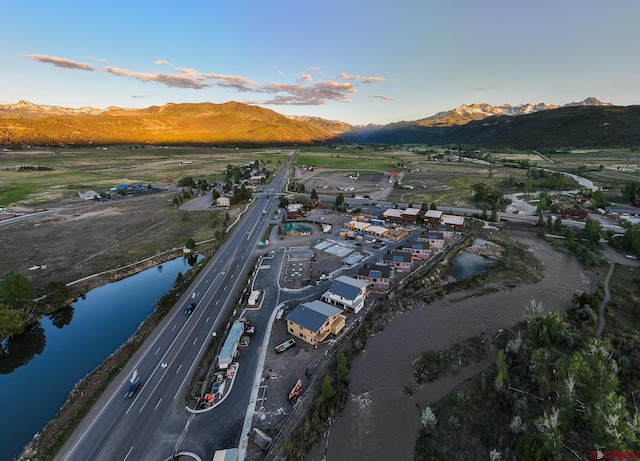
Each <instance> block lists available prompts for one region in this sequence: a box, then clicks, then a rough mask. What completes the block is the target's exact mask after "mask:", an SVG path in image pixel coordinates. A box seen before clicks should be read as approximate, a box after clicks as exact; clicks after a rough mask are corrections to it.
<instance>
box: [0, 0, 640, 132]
mask: <svg viewBox="0 0 640 461" xmlns="http://www.w3.org/2000/svg"><path fill="white" fill-rule="evenodd" d="M1 14H2V18H3V20H2V27H1V28H0V104H9V103H15V102H17V101H18V100H21V99H23V100H27V101H30V102H33V103H36V104H49V105H59V106H65V107H82V106H93V107H97V108H106V107H109V106H120V107H148V106H152V105H162V104H166V103H169V102H174V103H181V102H205V101H206V102H213V103H223V102H227V101H239V102H245V103H249V104H255V105H259V106H262V107H265V108H269V109H272V110H275V111H276V112H279V113H281V114H285V115H314V116H319V117H323V118H327V119H332V120H342V121H345V122H348V123H352V124H366V123H390V122H395V121H400V120H416V119H420V118H425V117H428V116H430V115H433V114H435V113H436V112H439V111H443V110H449V109H453V108H455V107H457V106H459V105H461V104H471V103H474V102H486V103H489V104H493V105H499V104H505V103H509V104H512V105H516V104H524V103H538V102H546V103H553V104H565V103H569V102H572V101H580V100H582V99H585V98H586V97H589V96H593V97H596V98H598V99H600V100H602V101H605V102H611V103H613V104H616V105H632V104H640V52H638V43H639V42H640V33H638V22H639V21H640V2H638V1H637V0H613V1H611V2H603V1H601V0H600V1H593V0H553V1H548V0H537V1H535V2H534V1H528V0H522V1H520V0H508V1H503V0H485V1H482V0H456V1H442V0H395V1H391V0H324V1H322V2H303V1H299V0H298V1H291V0H270V1H268V0H235V1H234V0H231V1H225V2H222V1H214V0H208V1H204V0H201V1H189V0H181V1H179V2H178V1H175V0H155V1H151V0H149V1H136V0H126V1H121V0H110V1H102V0H95V1H90V2H78V1H77V0H55V1H51V0H5V1H4V2H3V5H2V13H1Z"/></svg>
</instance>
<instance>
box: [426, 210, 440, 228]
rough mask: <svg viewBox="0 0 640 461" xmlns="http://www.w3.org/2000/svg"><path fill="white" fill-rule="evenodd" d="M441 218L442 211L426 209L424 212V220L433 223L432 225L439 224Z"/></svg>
mask: <svg viewBox="0 0 640 461" xmlns="http://www.w3.org/2000/svg"><path fill="white" fill-rule="evenodd" d="M441 220H442V211H438V210H427V212H426V213H425V214H424V222H425V223H427V224H433V225H434V226H437V225H438V224H440V221H441Z"/></svg>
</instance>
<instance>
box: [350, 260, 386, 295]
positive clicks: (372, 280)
mask: <svg viewBox="0 0 640 461" xmlns="http://www.w3.org/2000/svg"><path fill="white" fill-rule="evenodd" d="M393 272H394V271H393V268H391V267H389V266H387V265H385V264H365V265H364V267H363V268H362V269H360V270H359V271H358V280H365V281H367V282H368V283H369V286H370V287H371V288H372V289H374V290H384V291H387V290H388V289H389V286H390V285H391V279H392V278H393Z"/></svg>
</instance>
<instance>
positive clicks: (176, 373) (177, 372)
mask: <svg viewBox="0 0 640 461" xmlns="http://www.w3.org/2000/svg"><path fill="white" fill-rule="evenodd" d="M180 368H182V364H180V366H179V367H178V369H177V370H176V374H178V372H179V371H180Z"/></svg>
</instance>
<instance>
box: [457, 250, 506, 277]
mask: <svg viewBox="0 0 640 461" xmlns="http://www.w3.org/2000/svg"><path fill="white" fill-rule="evenodd" d="M494 262H495V261H494V260H493V259H489V258H485V257H484V256H480V255H476V254H473V253H467V252H466V251H461V252H460V253H458V255H456V257H455V258H454V259H453V266H452V267H451V270H450V271H449V275H451V276H452V277H453V278H455V279H456V280H464V279H470V278H473V277H474V276H476V275H484V274H486V272H487V266H489V265H491V264H493V263H494Z"/></svg>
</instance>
